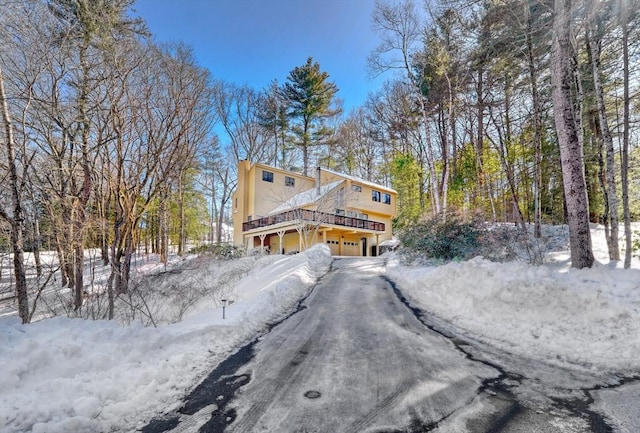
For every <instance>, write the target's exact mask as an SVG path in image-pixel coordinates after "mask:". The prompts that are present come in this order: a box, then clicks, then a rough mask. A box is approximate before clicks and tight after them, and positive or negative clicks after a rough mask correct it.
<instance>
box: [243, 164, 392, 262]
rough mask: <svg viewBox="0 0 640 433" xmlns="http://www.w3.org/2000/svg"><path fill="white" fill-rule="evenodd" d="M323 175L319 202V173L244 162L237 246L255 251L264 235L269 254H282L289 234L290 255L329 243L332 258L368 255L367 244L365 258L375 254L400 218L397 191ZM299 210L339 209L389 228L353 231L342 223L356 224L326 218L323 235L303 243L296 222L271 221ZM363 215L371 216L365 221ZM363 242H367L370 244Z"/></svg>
mask: <svg viewBox="0 0 640 433" xmlns="http://www.w3.org/2000/svg"><path fill="white" fill-rule="evenodd" d="M263 171H267V172H269V173H271V174H270V175H269V179H270V180H272V182H270V181H265V180H263ZM319 173H320V179H321V185H322V196H321V198H319V199H318V198H316V197H315V196H314V194H313V190H315V188H316V176H315V175H317V174H318V172H317V171H315V170H314V171H313V172H312V174H313V175H314V176H304V175H302V174H299V173H293V172H288V171H285V170H281V169H278V168H275V167H270V166H267V165H264V164H253V165H252V164H250V163H249V162H247V161H241V162H240V164H239V166H238V184H237V190H236V191H235V192H234V194H233V196H232V201H233V204H232V206H233V211H232V214H233V223H234V230H235V232H234V242H235V243H236V244H238V245H240V244H244V245H248V246H249V247H250V248H251V247H256V246H259V245H260V238H259V234H262V235H264V236H266V237H265V246H269V249H270V251H272V252H274V253H275V252H282V251H279V250H280V238H279V237H278V235H277V232H278V231H279V230H285V229H286V230H287V233H286V234H285V235H284V237H283V243H282V247H283V249H284V252H285V253H291V252H299V251H303V250H304V249H305V247H309V246H311V245H312V244H315V243H320V242H324V243H326V244H327V245H329V247H330V249H331V251H332V253H333V254H336V255H338V254H339V255H357V256H359V255H362V253H363V248H364V247H365V242H366V255H370V254H371V247H372V246H374V245H377V243H379V242H382V241H384V240H386V239H389V238H391V235H392V226H391V222H392V218H393V216H394V215H395V214H396V192H395V191H394V190H392V189H390V188H386V187H384V186H382V185H375V184H373V183H371V182H367V181H363V180H361V179H357V178H354V177H352V176H347V175H341V174H340V173H336V172H333V171H331V170H324V169H322V170H320V172H319ZM287 177H289V178H291V179H293V180H292V181H291V182H290V183H294V184H295V185H293V186H290V185H287V182H286V178H287ZM352 185H357V186H358V189H359V190H358V191H356V190H354V189H352ZM374 190H376V191H379V193H380V201H374V200H372V191H374ZM305 192H308V193H305ZM382 194H389V197H390V199H391V203H390V204H386V203H384V202H383V201H382ZM294 197H295V198H294ZM299 199H301V200H302V201H301V203H300V204H299V205H296V204H295V202H297V201H298V200H299ZM309 200H315V202H313V203H308V201H309ZM288 201H290V203H288ZM296 207H297V208H301V207H302V208H306V209H310V210H318V211H321V212H325V213H327V214H336V209H341V212H340V214H341V215H344V216H345V217H351V218H361V219H367V220H369V221H374V222H379V223H384V224H385V231H384V232H379V231H374V229H373V228H372V227H374V226H367V228H368V229H362V228H357V227H348V226H344V225H343V224H345V223H346V224H349V225H350V224H352V223H353V222H354V221H353V220H348V219H347V220H344V219H342V220H341V222H338V221H337V220H334V217H327V219H326V220H325V221H322V220H320V219H319V220H317V223H318V224H320V231H319V232H317V234H316V235H315V236H314V231H313V230H312V233H310V238H309V239H306V240H302V242H301V239H300V235H299V234H298V232H297V231H296V230H295V227H296V226H295V224H296V223H295V222H293V221H291V222H286V221H287V220H284V221H280V220H273V221H274V222H271V219H270V218H272V217H273V216H274V215H277V214H280V213H281V212H284V211H286V210H290V209H294V208H296ZM277 208H280V209H281V210H280V209H277ZM363 214H366V217H365V216H363ZM263 217H269V218H268V219H267V218H265V219H264V220H263V221H260V222H257V221H256V222H255V223H254V224H253V225H252V228H253V230H250V231H248V232H243V231H242V229H243V223H244V222H247V221H250V220H251V221H255V220H258V219H260V218H263ZM267 221H269V222H267ZM329 222H332V224H329ZM334 222H335V223H334ZM323 232H324V234H323ZM362 239H366V241H363V240H362Z"/></svg>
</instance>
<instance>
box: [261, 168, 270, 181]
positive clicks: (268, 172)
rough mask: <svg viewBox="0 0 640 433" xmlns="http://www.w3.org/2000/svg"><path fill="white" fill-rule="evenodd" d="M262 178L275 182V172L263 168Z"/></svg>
mask: <svg viewBox="0 0 640 433" xmlns="http://www.w3.org/2000/svg"><path fill="white" fill-rule="evenodd" d="M262 180H264V181H265V182H271V183H273V173H271V172H270V171H266V170H262Z"/></svg>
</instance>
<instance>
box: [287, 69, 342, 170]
mask: <svg viewBox="0 0 640 433" xmlns="http://www.w3.org/2000/svg"><path fill="white" fill-rule="evenodd" d="M328 78H329V74H328V73H327V72H323V71H321V70H320V64H319V63H318V62H314V61H313V58H312V57H309V58H308V59H307V63H306V64H304V65H303V66H298V67H295V68H294V69H293V70H292V71H291V72H289V76H288V77H287V82H286V83H285V84H284V86H283V87H282V89H281V92H282V96H283V97H284V98H285V100H286V101H287V103H288V105H289V112H288V113H289V116H290V118H291V119H292V120H293V121H294V122H296V123H294V125H293V133H294V134H295V135H296V137H297V143H296V145H297V146H299V147H300V148H301V149H302V159H303V164H304V174H305V175H308V173H309V148H310V147H311V146H317V145H319V144H322V142H323V141H325V142H326V140H327V138H329V137H330V136H331V135H332V133H333V130H332V129H331V128H329V127H327V126H326V124H325V121H326V120H327V119H330V118H332V117H334V116H336V115H337V114H339V113H340V111H341V110H340V109H339V108H335V107H334V104H332V103H333V102H334V96H335V94H336V93H337V92H338V87H337V86H336V85H335V83H333V82H330V81H327V80H328Z"/></svg>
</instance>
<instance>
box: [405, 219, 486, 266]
mask: <svg viewBox="0 0 640 433" xmlns="http://www.w3.org/2000/svg"><path fill="white" fill-rule="evenodd" d="M481 234H482V228H481V226H480V224H479V223H477V222H476V221H473V220H472V221H465V220H463V219H462V218H460V217H459V216H457V215H447V217H446V218H443V217H436V218H432V219H428V220H425V221H421V222H418V223H416V224H412V225H409V226H407V227H405V229H404V230H403V231H402V232H401V233H400V234H399V239H400V242H401V244H402V247H401V250H400V251H401V254H403V255H405V256H407V257H408V258H410V259H415V258H417V257H424V258H430V259H440V260H453V259H461V260H464V259H468V258H471V257H473V256H475V255H477V254H478V251H479V249H480V237H481Z"/></svg>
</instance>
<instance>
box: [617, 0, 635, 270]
mask: <svg viewBox="0 0 640 433" xmlns="http://www.w3.org/2000/svg"><path fill="white" fill-rule="evenodd" d="M619 4H620V5H621V7H620V27H621V30H622V62H623V66H622V71H623V72H622V74H623V86H624V91H623V92H624V93H623V119H622V123H623V133H622V163H621V167H620V172H621V181H622V209H623V212H624V239H625V251H624V267H625V269H629V268H630V267H631V251H632V250H633V245H632V243H631V212H630V209H629V127H630V123H629V27H628V19H629V9H628V5H629V3H628V2H626V1H623V0H620V2H619Z"/></svg>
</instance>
